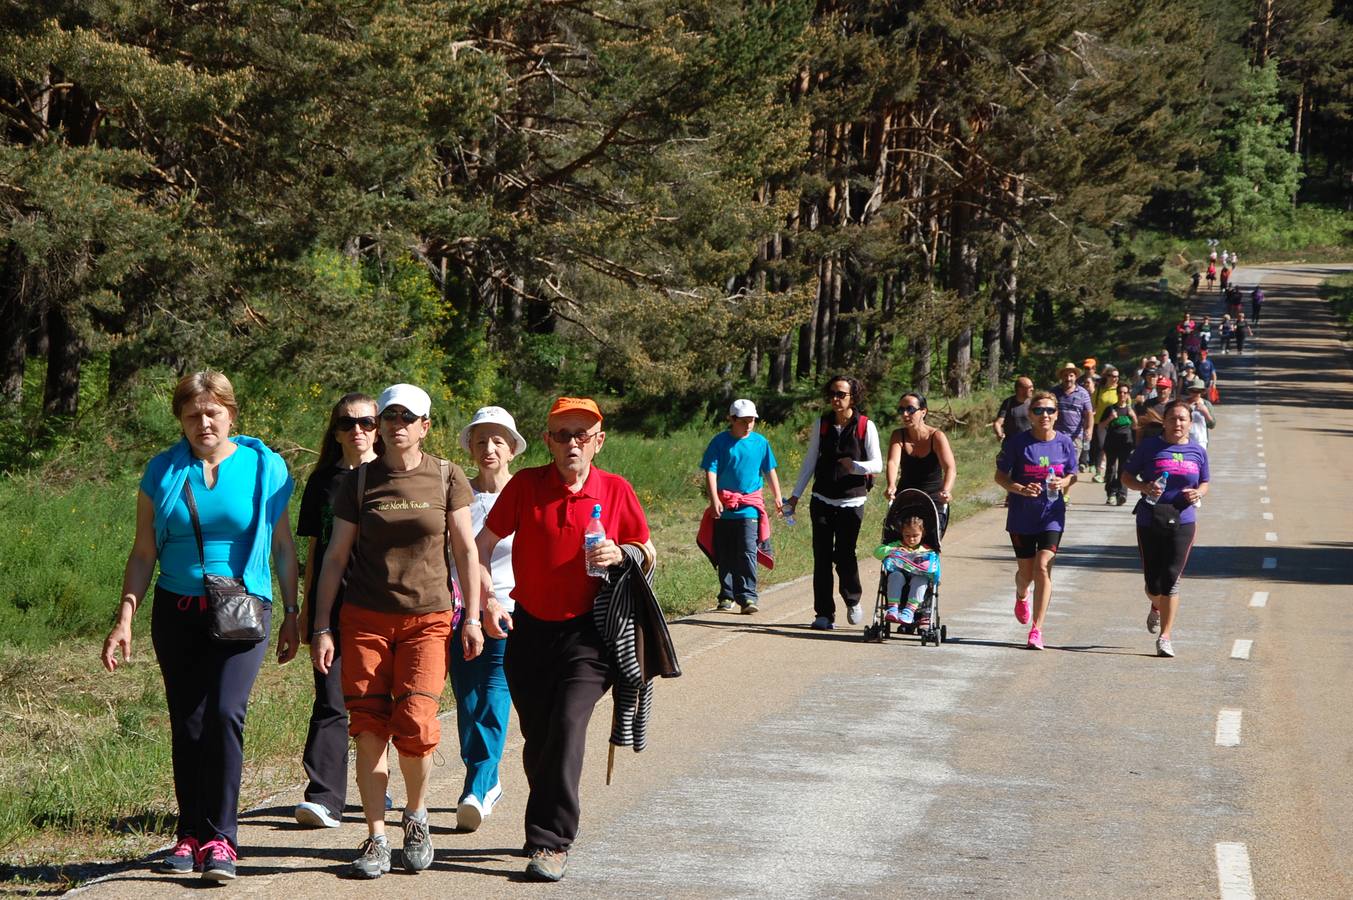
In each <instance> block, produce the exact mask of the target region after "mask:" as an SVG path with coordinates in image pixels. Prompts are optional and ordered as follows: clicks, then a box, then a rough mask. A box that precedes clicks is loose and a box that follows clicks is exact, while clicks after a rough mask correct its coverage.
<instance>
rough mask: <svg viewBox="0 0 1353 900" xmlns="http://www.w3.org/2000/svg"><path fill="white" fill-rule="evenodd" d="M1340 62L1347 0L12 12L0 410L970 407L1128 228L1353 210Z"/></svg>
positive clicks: (136, 1)
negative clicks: (721, 400)
mask: <svg viewBox="0 0 1353 900" xmlns="http://www.w3.org/2000/svg"><path fill="white" fill-rule="evenodd" d="M1350 68H1353V3H1350V2H1348V0H1105V2H1095V3H1088V2H1074V0H1072V2H1067V0H1059V2H1048V0H1021V2H1015V3H1012V2H1006V0H968V2H958V0H895V2H866V0H854V2H852V0H819V2H806V0H763V2H754V0H683V2H671V0H535V2H526V0H386V2H379V0H378V2H350V0H232V2H224V0H201V2H180V0H168V2H166V0H80V2H75V0H66V2H63V0H49V2H38V0H12V2H9V3H6V4H5V5H4V6H3V8H0V307H2V308H3V309H2V311H0V323H3V324H2V325H0V412H3V411H4V410H9V411H11V412H12V411H13V410H16V409H19V408H20V407H21V405H23V404H24V403H25V397H24V392H25V390H26V389H27V390H28V391H29V392H30V396H29V398H28V399H27V404H28V408H30V409H38V410H40V412H39V414H38V416H37V417H36V418H37V419H39V420H41V419H46V418H50V419H52V420H59V419H61V418H64V417H72V416H75V415H77V414H78V413H79V412H80V410H79V409H78V404H79V403H80V402H81V399H80V398H81V397H82V392H81V390H80V380H81V376H82V373H85V372H87V371H88V370H89V369H90V367H91V366H94V365H97V366H100V367H101V369H100V371H101V373H104V374H106V382H107V389H106V394H107V397H108V402H109V403H111V404H112V405H113V406H114V407H116V405H117V404H118V403H119V401H120V400H121V399H122V398H125V397H128V396H131V395H133V394H134V393H135V390H136V385H137V383H138V380H139V379H141V378H144V377H145V373H147V372H149V371H158V372H164V371H165V370H166V369H167V370H170V371H183V370H185V369H187V368H190V367H196V366H200V365H203V364H205V363H210V364H212V365H214V366H217V367H221V368H225V369H226V370H227V371H230V372H232V373H237V372H240V373H256V374H257V375H259V376H260V377H263V376H266V377H270V378H273V379H276V380H279V381H280V382H282V383H284V384H285V385H287V386H288V387H287V389H288V390H304V389H307V387H308V386H322V388H323V391H324V393H325V395H326V396H327V395H328V394H329V393H332V392H334V391H335V390H337V389H340V388H346V387H347V386H350V385H355V384H364V385H368V386H369V385H371V384H374V383H375V382H376V381H377V380H382V379H385V378H387V377H389V376H390V375H392V374H399V375H400V376H401V377H406V378H409V379H411V380H420V381H422V382H423V383H427V384H429V385H433V386H435V389H436V390H439V391H441V392H442V394H443V395H444V396H452V395H454V396H456V397H458V398H461V399H462V400H463V402H465V403H467V404H472V403H477V402H480V401H481V400H486V399H488V398H489V397H490V396H493V395H494V392H495V391H501V390H502V389H504V387H505V386H506V387H508V388H511V389H515V390H519V391H520V390H522V389H524V388H535V389H537V390H548V389H553V388H554V387H559V388H560V389H565V388H569V387H578V388H579V389H584V388H585V389H605V390H607V391H609V392H611V393H613V394H615V395H618V396H621V397H624V398H626V399H628V400H630V401H637V402H651V401H652V399H653V398H658V397H662V398H673V397H680V396H682V395H688V394H691V393H693V392H696V391H697V390H702V391H705V392H709V390H710V385H711V384H712V383H713V384H723V385H727V386H728V389H729V390H731V389H732V387H733V386H734V385H737V386H744V385H753V384H754V385H756V386H757V387H756V388H755V390H759V391H764V392H766V393H784V392H786V391H790V390H792V389H793V388H794V386H795V385H796V384H802V383H806V382H811V381H814V380H816V379H818V378H820V377H821V376H822V375H823V374H825V373H826V372H827V371H828V370H832V369H836V368H838V367H849V368H851V369H853V370H856V371H859V372H861V373H863V374H865V375H866V377H877V376H880V375H882V374H883V373H886V372H892V371H896V370H898V369H899V368H902V367H905V368H906V369H907V372H908V375H909V376H910V378H911V379H912V381H913V383H914V384H915V385H916V386H917V387H919V388H920V389H922V390H930V391H944V392H947V393H949V394H951V395H955V396H961V395H963V394H965V393H967V392H968V391H969V390H971V389H972V387H973V386H974V384H981V383H983V382H990V383H993V384H994V383H995V382H996V381H997V380H998V379H999V378H1001V377H1003V375H1004V374H1005V373H1007V372H1008V371H1009V370H1010V367H1011V366H1012V365H1014V364H1015V363H1016V362H1017V361H1018V359H1019V358H1020V355H1021V346H1022V343H1023V341H1024V336H1025V333H1026V329H1028V328H1029V327H1031V323H1038V322H1045V321H1046V320H1047V319H1048V317H1050V316H1053V315H1055V314H1056V310H1057V309H1058V308H1060V306H1061V305H1064V304H1077V303H1079V304H1085V303H1094V302H1096V301H1097V299H1100V298H1102V296H1103V294H1104V293H1105V292H1107V291H1108V290H1109V289H1110V287H1111V283H1112V280H1113V279H1112V277H1111V273H1112V272H1114V271H1115V267H1116V266H1117V265H1118V262H1119V261H1118V260H1117V259H1116V257H1115V248H1116V247H1117V246H1118V241H1119V238H1120V236H1121V235H1122V234H1123V233H1124V232H1126V231H1128V230H1130V229H1133V228H1136V227H1142V226H1149V227H1154V228H1159V229H1162V230H1167V231H1171V232H1174V233H1180V234H1183V233H1204V232H1207V233H1211V234H1215V235H1216V236H1218V237H1221V238H1223V239H1225V238H1227V237H1232V236H1239V235H1243V234H1244V233H1246V232H1247V231H1248V230H1251V229H1254V228H1257V227H1273V226H1275V225H1280V224H1281V222H1282V221H1283V219H1284V217H1285V216H1289V215H1291V212H1292V209H1293V207H1294V205H1295V204H1296V203H1298V202H1308V201H1310V202H1323V203H1329V204H1340V203H1346V202H1347V200H1348V198H1349V197H1350V196H1353V192H1350V183H1351V182H1350V179H1353V149H1351V148H1353V106H1351V105H1350V104H1353V79H1350V77H1349V75H1350ZM39 369H40V370H41V371H42V372H43V373H44V375H43V380H42V382H41V383H40V387H41V390H42V398H41V403H40V405H39V406H34V400H35V398H33V397H32V396H31V393H32V392H33V391H34V390H36V389H37V387H38V386H39V385H38V384H37V383H35V381H34V379H33V377H32V374H33V372H35V371H38V370H39ZM26 375H28V376H29V377H27V378H26V377H25V376H26ZM101 377H103V376H102V375H101ZM84 393H85V394H87V393H88V392H87V391H86V392H84ZM85 402H88V399H87V398H86V401H85Z"/></svg>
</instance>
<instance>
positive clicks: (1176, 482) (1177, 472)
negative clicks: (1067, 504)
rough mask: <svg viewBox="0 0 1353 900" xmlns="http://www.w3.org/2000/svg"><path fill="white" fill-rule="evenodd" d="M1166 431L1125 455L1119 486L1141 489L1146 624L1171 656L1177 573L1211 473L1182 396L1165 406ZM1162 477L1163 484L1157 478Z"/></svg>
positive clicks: (1160, 649)
mask: <svg viewBox="0 0 1353 900" xmlns="http://www.w3.org/2000/svg"><path fill="white" fill-rule="evenodd" d="M1163 415H1164V433H1163V434H1162V435H1161V436H1159V437H1149V438H1146V439H1145V440H1144V441H1142V442H1141V444H1139V445H1138V447H1137V449H1136V450H1134V451H1133V453H1132V456H1131V458H1129V459H1128V462H1127V466H1126V467H1125V469H1124V471H1123V486H1124V487H1128V488H1131V489H1132V490H1134V491H1141V493H1142V500H1141V501H1139V502H1138V503H1137V508H1136V510H1135V512H1136V514H1137V548H1138V549H1139V550H1140V551H1141V557H1142V570H1143V574H1144V575H1145V577H1146V596H1147V597H1148V598H1149V599H1150V600H1151V611H1150V612H1149V613H1147V616H1146V630H1147V631H1149V632H1152V633H1154V632H1155V630H1156V627H1157V626H1159V627H1160V637H1159V638H1158V639H1157V640H1156V654H1157V655H1159V656H1174V646H1173V645H1172V644H1171V642H1170V631H1171V629H1172V628H1173V627H1174V619H1175V613H1176V612H1178V610H1179V579H1180V578H1181V577H1182V576H1183V574H1184V564H1185V563H1187V562H1188V559H1189V551H1190V550H1191V549H1193V539H1194V537H1195V535H1196V534H1197V529H1198V524H1197V523H1198V507H1199V505H1201V503H1202V500H1203V497H1205V496H1207V491H1208V482H1209V481H1210V480H1211V473H1210V472H1209V471H1208V464H1207V451H1206V450H1204V449H1203V448H1202V447H1200V446H1198V445H1197V444H1195V443H1194V442H1192V441H1190V440H1189V426H1190V425H1192V424H1193V416H1192V414H1191V413H1190V411H1189V405H1188V404H1187V403H1186V402H1184V401H1183V400H1173V401H1171V402H1170V403H1169V404H1167V405H1166V407H1165V411H1164V414H1163ZM1162 477H1163V478H1165V485H1164V488H1163V489H1162V487H1161V485H1160V484H1158V483H1157V482H1158V481H1159V480H1160V479H1161V478H1162Z"/></svg>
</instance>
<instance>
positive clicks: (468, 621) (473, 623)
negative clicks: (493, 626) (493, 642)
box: [461, 619, 484, 628]
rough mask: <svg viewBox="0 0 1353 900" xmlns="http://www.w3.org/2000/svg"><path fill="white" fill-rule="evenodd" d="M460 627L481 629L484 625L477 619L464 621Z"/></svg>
mask: <svg viewBox="0 0 1353 900" xmlns="http://www.w3.org/2000/svg"><path fill="white" fill-rule="evenodd" d="M461 625H462V626H469V625H474V626H475V627H477V628H483V627H484V625H483V624H482V623H481V622H480V621H479V620H478V619H466V620H465V621H464V622H462V623H461Z"/></svg>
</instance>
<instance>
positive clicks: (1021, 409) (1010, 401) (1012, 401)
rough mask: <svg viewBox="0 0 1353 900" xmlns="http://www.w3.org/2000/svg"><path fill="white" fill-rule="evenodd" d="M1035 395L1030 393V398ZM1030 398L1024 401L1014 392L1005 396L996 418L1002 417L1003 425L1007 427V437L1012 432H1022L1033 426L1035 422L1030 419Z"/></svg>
mask: <svg viewBox="0 0 1353 900" xmlns="http://www.w3.org/2000/svg"><path fill="white" fill-rule="evenodd" d="M1032 399H1033V395H1032V394H1030V395H1029V400H1032ZM1029 400H1025V401H1024V402H1023V403H1020V402H1019V398H1018V397H1016V396H1014V395H1013V394H1012V395H1010V396H1009V397H1006V398H1005V402H1003V403H1002V404H1001V408H1000V409H998V410H997V411H996V418H998V419H1001V420H1002V422H1001V427H1003V428H1004V429H1005V434H1006V437H1009V436H1010V435H1012V434H1021V433H1022V432H1025V431H1028V430H1030V429H1031V428H1033V427H1034V426H1033V423H1032V422H1030V421H1029Z"/></svg>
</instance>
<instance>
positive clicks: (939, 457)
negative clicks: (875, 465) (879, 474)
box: [884, 391, 958, 537]
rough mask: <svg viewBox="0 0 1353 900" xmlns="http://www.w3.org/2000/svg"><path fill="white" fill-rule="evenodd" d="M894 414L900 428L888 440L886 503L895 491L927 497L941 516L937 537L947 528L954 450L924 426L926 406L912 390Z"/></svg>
mask: <svg viewBox="0 0 1353 900" xmlns="http://www.w3.org/2000/svg"><path fill="white" fill-rule="evenodd" d="M897 411H898V412H899V413H900V414H901V415H902V427H901V428H898V429H895V430H894V431H893V433H892V435H891V436H890V437H889V438H888V469H887V472H888V489H887V490H886V491H885V492H884V497H886V498H887V500H888V502H889V503H892V501H893V498H894V497H896V496H897V492H898V491H902V490H906V489H908V488H915V489H916V490H919V491H924V492H925V493H927V494H929V495H930V499H931V500H934V501H935V507H936V509H938V510H939V513H940V523H939V524H940V536H941V537H943V536H944V532H945V531H947V530H948V528H949V501H950V499H952V497H953V490H954V480H955V479H956V478H957V477H958V466H957V465H956V464H955V462H954V451H953V448H952V447H950V446H949V438H948V437H947V436H946V435H945V433H944V432H943V431H940V430H939V429H938V428H936V427H935V426H933V425H929V424H927V423H926V415H927V413H928V412H929V406H928V405H927V404H926V399H925V396H924V395H922V394H918V393H916V392H915V391H911V392H909V393H906V394H903V395H902V399H901V401H899V402H898V405H897Z"/></svg>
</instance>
